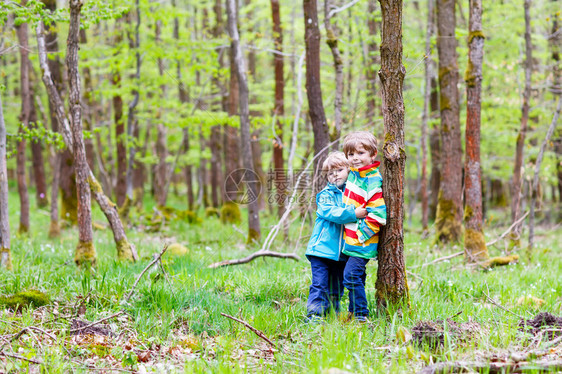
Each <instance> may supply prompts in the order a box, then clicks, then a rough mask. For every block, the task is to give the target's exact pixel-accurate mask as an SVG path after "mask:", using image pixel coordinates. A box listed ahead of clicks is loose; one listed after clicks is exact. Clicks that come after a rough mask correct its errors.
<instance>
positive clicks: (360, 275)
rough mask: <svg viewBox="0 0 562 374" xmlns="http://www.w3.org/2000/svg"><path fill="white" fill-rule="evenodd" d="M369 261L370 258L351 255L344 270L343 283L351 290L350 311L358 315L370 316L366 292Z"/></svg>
mask: <svg viewBox="0 0 562 374" xmlns="http://www.w3.org/2000/svg"><path fill="white" fill-rule="evenodd" d="M368 262H369V260H367V259H364V258H361V257H349V258H348V259H347V262H346V265H345V269H344V271H343V284H344V286H345V288H347V289H348V290H349V312H350V313H353V315H354V316H356V317H368V316H369V307H368V306H367V294H366V293H365V279H366V277H367V271H366V266H367V263H368Z"/></svg>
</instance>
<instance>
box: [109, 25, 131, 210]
mask: <svg viewBox="0 0 562 374" xmlns="http://www.w3.org/2000/svg"><path fill="white" fill-rule="evenodd" d="M122 23H123V17H122V16H121V17H119V18H118V19H117V20H116V21H115V40H114V46H113V48H115V51H114V54H113V58H117V59H119V58H121V56H122V54H121V46H120V44H121V43H122V41H123V31H122V27H121V24H122ZM111 83H112V84H113V86H114V90H115V92H116V93H115V94H114V95H113V98H112V101H113V120H114V122H115V145H116V149H117V179H116V183H115V196H116V197H117V206H120V207H122V206H123V204H124V203H125V198H126V196H127V146H126V137H125V123H124V122H123V98H122V97H121V72H120V71H119V67H117V66H116V67H115V68H114V69H113V71H112V73H111Z"/></svg>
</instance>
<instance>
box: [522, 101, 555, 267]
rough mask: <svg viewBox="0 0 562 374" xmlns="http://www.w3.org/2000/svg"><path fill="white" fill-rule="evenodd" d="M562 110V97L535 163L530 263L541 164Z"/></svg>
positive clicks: (528, 251)
mask: <svg viewBox="0 0 562 374" xmlns="http://www.w3.org/2000/svg"><path fill="white" fill-rule="evenodd" d="M561 109H562V100H561V96H558V105H557V106H556V112H555V113H554V117H553V118H552V122H551V123H550V126H549V128H548V131H547V133H546V137H545V138H544V141H543V142H542V144H541V149H540V151H539V155H538V156H537V161H536V163H535V174H534V175H533V191H532V193H531V196H532V197H531V208H530V210H531V212H530V214H529V245H528V247H527V258H528V259H529V261H530V260H531V257H532V255H533V245H534V243H533V242H534V239H535V202H536V199H537V195H538V192H539V191H538V190H539V173H540V170H541V163H542V158H543V155H544V150H545V149H546V146H547V145H548V143H549V141H550V137H551V136H552V133H553V132H554V129H555V128H556V126H557V125H558V117H559V116H560V110H561Z"/></svg>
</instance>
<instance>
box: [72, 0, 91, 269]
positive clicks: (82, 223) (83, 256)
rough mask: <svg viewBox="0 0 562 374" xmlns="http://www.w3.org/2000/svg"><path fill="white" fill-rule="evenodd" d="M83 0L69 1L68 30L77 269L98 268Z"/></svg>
mask: <svg viewBox="0 0 562 374" xmlns="http://www.w3.org/2000/svg"><path fill="white" fill-rule="evenodd" d="M81 8H82V2H81V1H80V0H71V1H70V28H69V31H68V40H67V53H66V68H67V70H68V79H69V84H70V90H69V109H70V124H71V127H72V135H73V153H74V165H75V169H76V186H77V194H78V245H77V247H76V252H75V255H74V261H75V262H76V264H77V265H78V266H83V265H85V266H95V265H96V260H97V255H96V250H95V248H94V240H93V239H94V235H93V231H92V207H91V199H90V196H91V195H90V186H89V184H88V174H89V170H90V169H89V167H88V161H87V160H86V148H85V147H84V137H83V135H82V106H81V102H80V100H81V94H80V73H79V71H78V35H79V32H80V9H81Z"/></svg>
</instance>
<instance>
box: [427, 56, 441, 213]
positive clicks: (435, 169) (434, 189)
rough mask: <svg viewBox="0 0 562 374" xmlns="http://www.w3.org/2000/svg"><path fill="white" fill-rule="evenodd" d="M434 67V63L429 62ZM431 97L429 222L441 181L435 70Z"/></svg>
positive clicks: (437, 92) (434, 211)
mask: <svg viewBox="0 0 562 374" xmlns="http://www.w3.org/2000/svg"><path fill="white" fill-rule="evenodd" d="M430 63H431V65H432V66H433V67H435V62H434V61H433V60H432V61H430ZM431 70H432V72H433V74H432V76H431V95H430V100H429V106H430V116H429V118H430V119H431V120H432V122H433V123H432V125H431V131H430V135H429V150H430V154H431V175H430V177H429V191H428V195H429V213H428V215H429V220H431V221H435V217H436V215H437V214H436V213H437V200H438V196H439V182H440V180H441V132H440V131H439V124H438V119H439V89H438V85H437V77H436V75H435V69H431Z"/></svg>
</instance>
